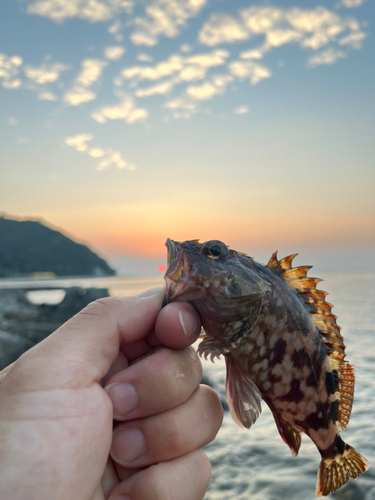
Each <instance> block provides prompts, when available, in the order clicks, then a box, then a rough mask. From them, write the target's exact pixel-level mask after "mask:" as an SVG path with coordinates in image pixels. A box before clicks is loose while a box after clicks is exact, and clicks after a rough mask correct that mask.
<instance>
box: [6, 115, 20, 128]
mask: <svg viewBox="0 0 375 500" xmlns="http://www.w3.org/2000/svg"><path fill="white" fill-rule="evenodd" d="M7 124H8V125H10V126H11V127H15V126H16V125H18V120H17V118H14V116H10V117H9V118H8V120H7Z"/></svg>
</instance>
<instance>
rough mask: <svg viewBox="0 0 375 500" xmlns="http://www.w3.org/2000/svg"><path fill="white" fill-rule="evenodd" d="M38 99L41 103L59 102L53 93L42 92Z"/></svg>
mask: <svg viewBox="0 0 375 500" xmlns="http://www.w3.org/2000/svg"><path fill="white" fill-rule="evenodd" d="M38 99H39V100H40V101H57V96H55V94H53V93H52V92H47V91H46V92H40V94H38Z"/></svg>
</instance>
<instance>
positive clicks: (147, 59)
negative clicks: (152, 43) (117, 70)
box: [137, 53, 153, 62]
mask: <svg viewBox="0 0 375 500" xmlns="http://www.w3.org/2000/svg"><path fill="white" fill-rule="evenodd" d="M137 61H140V62H152V61H153V59H152V57H151V56H149V55H148V54H145V53H141V54H138V55H137Z"/></svg>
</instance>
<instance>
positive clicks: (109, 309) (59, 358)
mask: <svg viewBox="0 0 375 500" xmlns="http://www.w3.org/2000/svg"><path fill="white" fill-rule="evenodd" d="M148 293H150V292H148ZM163 293H164V292H163V291H159V292H158V293H154V294H153V295H149V296H145V297H129V298H107V299H101V300H98V301H95V302H93V303H91V304H89V306H88V307H86V308H85V309H84V310H82V311H81V312H80V313H79V314H77V315H76V316H75V317H73V318H72V319H71V320H70V321H68V322H67V323H65V324H64V325H63V326H61V327H60V328H59V329H58V330H57V331H56V332H55V333H54V334H52V335H51V336H50V337H48V338H47V339H46V340H45V341H43V342H42V343H40V344H38V345H37V346H36V347H34V348H33V349H31V350H30V351H28V352H27V353H25V354H24V355H23V356H21V358H20V359H19V360H17V361H16V362H15V363H13V365H11V366H10V367H7V368H6V369H5V370H3V371H2V372H1V373H0V498H1V499H12V500H25V499H26V498H27V499H28V500H47V499H48V500H51V499H53V500H71V499H72V500H103V499H108V498H109V497H110V498H111V500H112V498H113V500H121V499H125V498H126V499H128V500H159V499H160V500H166V499H173V500H201V499H202V498H203V496H204V494H205V491H206V488H207V486H208V482H209V476H210V466H209V462H208V459H207V458H206V456H205V455H204V453H203V452H202V451H201V450H200V447H202V446H204V445H206V444H207V443H209V442H210V441H212V439H213V438H214V437H215V435H216V433H217V431H218V430H219V427H220V425H221V421H222V409H221V405H220V402H219V399H218V397H217V395H216V394H215V392H214V391H213V390H212V389H210V388H209V387H206V386H199V382H200V379H201V373H202V371H201V364H200V361H199V359H198V357H197V355H196V353H195V351H194V349H193V348H192V347H188V346H189V345H190V344H192V343H193V342H194V341H195V340H196V339H197V337H198V335H199V331H200V319H199V317H198V315H197V313H196V312H195V310H194V308H193V307H192V306H191V305H190V304H187V303H172V304H169V305H167V306H166V307H165V308H163V309H162V310H161V311H160V308H161V304H162V300H163ZM181 318H182V321H181ZM184 331H185V332H186V333H184ZM113 419H115V422H113ZM113 424H114V428H113Z"/></svg>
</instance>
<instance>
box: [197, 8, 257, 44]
mask: <svg viewBox="0 0 375 500" xmlns="http://www.w3.org/2000/svg"><path fill="white" fill-rule="evenodd" d="M198 38H199V41H200V42H201V43H203V44H205V45H210V46H211V47H214V46H215V45H221V44H223V43H234V42H242V41H243V40H247V39H248V38H250V34H249V31H248V30H247V29H246V27H245V25H244V23H243V22H242V21H241V20H236V19H235V18H234V17H232V16H229V15H226V14H220V13H218V14H211V16H210V18H209V20H208V21H207V22H206V23H205V24H204V25H203V27H202V29H201V30H200V32H199V37H198Z"/></svg>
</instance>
